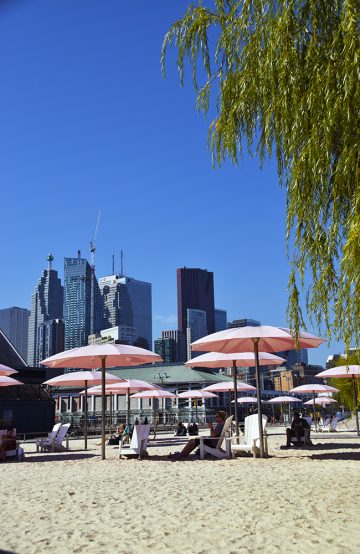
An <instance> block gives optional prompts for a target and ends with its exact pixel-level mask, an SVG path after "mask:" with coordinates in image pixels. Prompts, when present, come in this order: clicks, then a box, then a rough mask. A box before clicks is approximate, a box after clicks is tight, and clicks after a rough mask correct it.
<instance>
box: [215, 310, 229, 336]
mask: <svg viewBox="0 0 360 554" xmlns="http://www.w3.org/2000/svg"><path fill="white" fill-rule="evenodd" d="M225 329H227V312H226V310H220V309H218V308H215V333H217V332H218V331H224V330H225Z"/></svg>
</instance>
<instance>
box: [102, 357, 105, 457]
mask: <svg viewBox="0 0 360 554" xmlns="http://www.w3.org/2000/svg"><path fill="white" fill-rule="evenodd" d="M105 365H106V356H102V357H101V397H102V402H101V459H102V460H105V458H106V456H105V434H106V433H105V408H106V406H105V403H106V394H105V392H106V391H105Z"/></svg>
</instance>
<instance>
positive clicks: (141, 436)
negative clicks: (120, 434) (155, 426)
mask: <svg viewBox="0 0 360 554" xmlns="http://www.w3.org/2000/svg"><path fill="white" fill-rule="evenodd" d="M149 434H150V424H148V425H134V429H133V434H132V437H131V442H130V445H129V446H124V444H123V441H122V439H121V441H120V443H119V458H121V457H122V456H138V457H139V460H141V458H142V456H143V455H144V454H146V448H147V443H148V440H149Z"/></svg>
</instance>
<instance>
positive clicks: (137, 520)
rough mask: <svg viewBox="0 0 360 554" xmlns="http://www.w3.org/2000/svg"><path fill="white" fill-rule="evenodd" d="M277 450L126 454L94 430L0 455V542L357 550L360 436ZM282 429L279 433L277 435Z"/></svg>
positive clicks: (30, 550) (79, 547)
mask: <svg viewBox="0 0 360 554" xmlns="http://www.w3.org/2000/svg"><path fill="white" fill-rule="evenodd" d="M271 433H272V434H271V435H270V437H269V446H270V455H271V457H270V458H269V459H264V460H261V459H255V460H254V459H253V458H252V457H241V458H237V459H233V460H220V461H216V460H211V459H207V460H204V461H201V460H199V459H198V458H197V457H195V456H192V457H191V458H189V461H182V462H172V461H169V460H168V458H167V455H168V454H169V452H171V451H174V450H176V449H179V445H177V446H176V445H174V444H170V445H169V441H168V440H166V439H161V437H160V440H158V439H157V440H156V441H155V442H153V443H150V447H149V449H148V451H149V454H150V457H149V458H148V459H146V460H142V461H139V460H136V459H131V460H119V459H117V449H115V448H114V447H107V456H108V459H107V460H105V461H101V459H100V456H99V454H100V452H99V450H100V449H99V448H98V447H96V446H95V444H96V442H97V441H96V440H95V439H91V440H90V448H89V450H88V451H87V452H84V451H83V450H81V448H82V442H81V441H71V443H70V447H71V452H68V453H64V454H59V453H48V454H37V453H36V452H35V445H34V444H28V445H26V448H25V450H26V460H25V461H24V462H21V463H15V462H14V463H11V462H7V463H6V464H2V465H1V477H2V478H1V506H2V522H3V523H2V533H1V539H0V549H1V551H2V552H3V551H5V552H13V553H17V554H39V553H42V552H55V553H57V552H58V553H69V554H70V553H77V552H86V553H87V552H89V553H92V552H94V553H95V552H96V553H98V554H99V553H109V552H110V553H112V552H114V553H115V552H117V553H143V552H156V553H170V552H174V553H177V552H192V553H197V554H200V553H202V554H205V553H208V552H222V553H239V552H254V553H257V552H259V553H260V552H269V553H270V552H271V553H276V552H284V553H285V552H294V553H307V552H313V551H316V552H320V553H322V552H326V553H339V554H342V553H345V552H346V553H357V552H359V551H360V521H359V518H358V514H359V511H360V496H359V485H360V473H359V462H360V439H357V438H356V437H355V435H354V433H346V432H341V433H337V434H327V435H316V436H315V437H314V440H313V442H314V446H313V447H312V448H311V449H307V450H304V449H297V450H280V449H279V446H280V444H283V443H284V435H283V434H282V435H281V434H279V433H283V430H280V429H277V428H275V429H273V430H271ZM275 433H276V434H275Z"/></svg>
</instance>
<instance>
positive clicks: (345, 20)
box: [161, 0, 360, 346]
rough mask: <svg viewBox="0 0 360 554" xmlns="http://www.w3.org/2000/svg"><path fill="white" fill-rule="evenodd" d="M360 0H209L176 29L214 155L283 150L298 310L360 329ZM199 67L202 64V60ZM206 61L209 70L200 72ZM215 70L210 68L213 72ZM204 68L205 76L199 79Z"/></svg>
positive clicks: (330, 326)
mask: <svg viewBox="0 0 360 554" xmlns="http://www.w3.org/2000/svg"><path fill="white" fill-rule="evenodd" d="M359 6H360V4H359V0H242V1H236V0H213V1H212V0H204V1H198V2H197V3H196V4H192V5H191V6H190V7H189V8H188V10H187V11H186V13H185V15H184V17H183V18H182V19H180V20H179V21H177V22H175V23H174V24H173V26H172V27H171V29H170V30H169V32H168V33H167V34H166V36H165V38H164V43H163V49H162V56H161V63H162V69H163V72H164V75H165V59H166V52H167V48H168V47H169V46H170V45H174V46H175V47H176V48H177V53H178V55H177V64H178V68H179V72H180V80H181V83H183V80H184V70H185V65H186V62H187V61H188V62H189V64H190V67H191V72H192V81H193V84H194V87H195V89H196V93H197V102H196V104H197V108H198V109H199V110H201V111H203V112H205V113H207V112H208V111H209V108H211V107H212V102H211V99H213V98H214V100H215V102H214V109H215V110H216V117H215V119H214V121H213V122H212V123H211V125H210V128H209V146H210V148H211V150H212V155H213V160H214V163H215V164H221V162H222V161H224V160H225V159H226V158H229V159H230V160H231V161H232V162H234V163H237V161H238V158H239V156H241V154H242V146H243V144H246V146H247V148H248V150H249V152H250V153H251V154H252V155H253V154H257V155H259V157H260V162H262V161H263V160H264V158H265V157H266V156H267V155H269V156H271V155H273V154H274V155H275V156H276V159H277V166H278V173H279V179H280V183H281V184H282V185H283V186H286V190H287V240H288V245H289V252H290V257H291V269H290V277H289V305H288V316H289V320H290V324H291V326H292V328H293V329H294V330H295V331H298V329H299V328H300V326H301V325H303V317H302V311H301V308H300V303H301V295H302V294H304V296H305V299H306V306H307V309H308V313H309V315H310V317H311V318H312V319H313V321H315V322H317V324H318V325H319V327H320V326H321V325H322V324H323V323H325V325H326V328H327V332H328V336H329V338H330V337H336V338H338V339H343V340H344V341H345V343H346V345H347V346H349V345H350V343H351V342H355V344H356V345H357V344H358V342H359V336H360V185H359V156H360V148H359V143H360V140H359V133H360V131H359V130H360V125H359V123H360V121H359V111H358V109H359V100H360V93H359V55H360V48H359V27H358V26H359ZM199 66H200V67H199ZM199 69H200V71H199ZM204 71H205V73H204ZM199 75H200V76H203V75H205V78H203V82H202V83H201V86H198V79H199V78H201V77H199Z"/></svg>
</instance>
